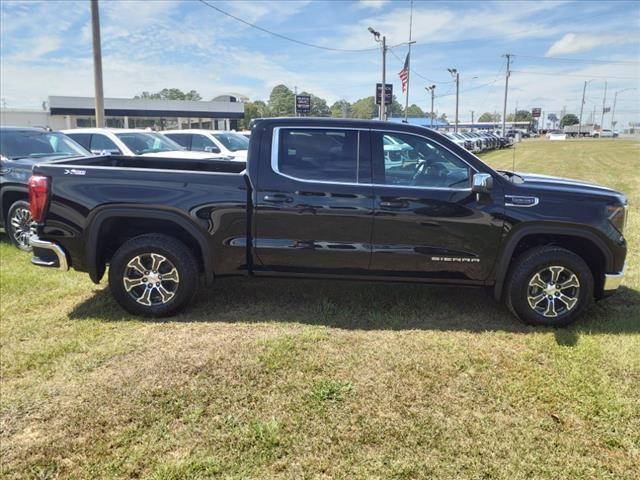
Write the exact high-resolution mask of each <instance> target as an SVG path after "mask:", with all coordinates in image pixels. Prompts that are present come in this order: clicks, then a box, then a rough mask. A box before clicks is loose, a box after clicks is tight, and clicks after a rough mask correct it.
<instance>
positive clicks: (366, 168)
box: [30, 118, 627, 326]
mask: <svg viewBox="0 0 640 480" xmlns="http://www.w3.org/2000/svg"><path fill="white" fill-rule="evenodd" d="M33 174H34V176H33V177H32V178H31V180H30V195H31V209H32V214H33V217H34V219H35V220H36V221H37V222H38V226H37V234H38V238H34V239H32V242H31V243H32V245H33V247H34V248H33V258H32V261H33V263H35V264H37V265H42V266H48V267H58V268H63V269H66V268H68V267H69V266H72V267H73V268H74V269H76V270H79V271H83V272H88V273H89V276H90V277H91V280H93V281H94V282H96V283H97V282H99V281H100V279H101V278H102V276H103V275H104V273H105V271H106V268H107V265H108V266H109V284H110V288H111V291H112V293H113V295H114V297H115V298H116V300H117V301H118V302H119V303H120V305H121V306H122V307H124V308H125V309H126V310H128V311H129V312H132V313H134V314H141V315H151V316H162V315H170V314H173V313H175V312H177V311H179V310H182V309H183V308H185V307H186V306H187V304H188V303H189V302H190V300H191V299H192V298H193V296H194V294H195V292H196V289H197V287H198V285H199V283H200V282H199V277H200V276H202V277H204V280H205V283H206V284H211V283H212V282H213V281H214V279H219V278H221V277H224V276H228V275H254V276H288V277H293V276H298V277H323V278H351V279H365V280H385V281H405V282H406V281H409V282H424V283H432V284H447V285H464V286H477V287H490V288H492V290H493V293H494V295H495V298H496V299H504V300H505V301H506V303H507V305H508V306H509V308H510V309H511V310H512V311H513V313H515V314H516V315H517V316H518V317H519V318H520V319H522V320H523V321H525V322H528V323H532V324H542V325H553V326H560V325H566V324H568V323H570V322H571V321H573V320H575V319H576V317H578V316H579V314H581V313H582V312H583V311H584V310H585V308H586V307H587V306H588V305H589V303H590V302H591V301H592V300H593V299H594V298H596V299H600V298H602V297H604V296H606V295H608V294H610V293H612V292H613V291H615V290H616V289H617V288H618V286H619V285H620V282H621V280H622V275H623V267H624V262H625V256H626V242H625V239H624V236H623V232H624V227H625V222H626V215H627V201H626V199H625V197H624V195H623V194H621V193H619V192H616V191H614V190H611V189H608V188H604V187H600V186H596V185H590V184H586V183H583V182H578V181H572V180H565V179H558V178H553V177H545V176H540V175H528V174H520V173H514V172H501V171H495V170H493V169H492V168H490V167H489V166H487V165H486V164H484V163H483V162H482V161H481V160H479V159H478V158H477V157H476V156H475V155H473V154H472V153H470V152H467V151H466V150H465V149H463V148H461V147H459V146H457V145H456V144H455V143H454V142H452V141H451V140H449V139H448V138H446V137H445V136H443V135H441V134H439V133H437V132H434V131H431V130H428V129H425V128H421V127H415V126H410V125H406V124H391V123H385V122H378V121H357V120H331V119H311V118H305V119H300V118H290V119H265V120H258V121H255V122H254V124H253V127H252V133H251V142H250V147H249V154H248V160H247V163H246V165H244V164H238V163H232V162H220V161H206V160H202V161H191V160H178V159H175V160H174V159H167V158H157V159H149V158H142V159H141V158H132V157H118V156H110V157H95V158H90V159H86V158H84V159H81V160H71V161H60V162H54V163H49V164H43V165H36V166H35V167H34V170H33Z"/></svg>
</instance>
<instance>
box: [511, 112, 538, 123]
mask: <svg viewBox="0 0 640 480" xmlns="http://www.w3.org/2000/svg"><path fill="white" fill-rule="evenodd" d="M532 118H533V117H532V116H531V112H530V111H529V110H518V111H517V112H516V114H515V117H514V115H513V113H510V114H509V115H507V122H530V121H531V120H532Z"/></svg>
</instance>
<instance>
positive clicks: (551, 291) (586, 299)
mask: <svg viewBox="0 0 640 480" xmlns="http://www.w3.org/2000/svg"><path fill="white" fill-rule="evenodd" d="M555 267H562V268H563V270H562V271H560V270H559V268H555ZM556 272H559V273H557V278H556V281H555V283H552V282H553V280H552V277H553V276H554V275H555V274H556ZM538 273H540V276H538V277H536V274H538ZM571 274H573V275H574V276H575V277H576V278H577V283H578V285H575V283H576V280H575V279H574V278H573V277H571ZM541 281H542V283H543V284H545V285H546V287H545V289H542V288H540V287H539V286H538V285H537V284H538V283H540V282H541ZM532 283H535V284H534V285H532ZM557 285H559V286H561V287H562V286H564V285H569V286H568V287H563V288H564V289H562V290H559V289H557V287H556V286H557ZM541 297H542V298H541ZM592 300H593V275H592V273H591V270H590V269H589V266H588V265H587V264H586V263H585V261H584V260H583V259H582V258H581V257H580V256H578V255H576V254H575V253H573V252H571V251H569V250H567V249H565V248H561V247H556V246H547V247H538V248H534V249H531V250H529V251H527V252H525V253H523V254H522V255H521V256H520V257H519V258H518V259H517V260H515V262H514V264H513V265H512V267H511V269H510V272H509V275H508V277H507V288H506V292H505V301H506V304H507V307H509V309H510V310H511V311H512V312H513V313H514V314H515V315H516V316H517V317H518V318H519V319H520V320H522V321H523V322H525V323H528V324H529V325H544V326H550V327H564V326H567V325H569V324H570V323H573V322H574V321H575V320H577V319H578V317H579V316H580V315H581V314H582V313H583V312H584V310H585V309H586V308H587V307H588V306H589V304H590V303H591V301H592ZM536 301H537V302H538V303H536ZM556 302H557V304H556ZM532 304H535V307H534V306H532ZM550 304H551V306H550ZM541 310H544V311H541ZM553 314H555V316H553Z"/></svg>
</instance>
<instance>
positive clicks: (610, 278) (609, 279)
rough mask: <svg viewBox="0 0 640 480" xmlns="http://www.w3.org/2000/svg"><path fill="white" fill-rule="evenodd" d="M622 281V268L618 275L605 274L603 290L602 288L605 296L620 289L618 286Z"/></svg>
mask: <svg viewBox="0 0 640 480" xmlns="http://www.w3.org/2000/svg"><path fill="white" fill-rule="evenodd" d="M623 279H624V267H623V268H622V271H621V272H618V273H605V274H604V288H603V290H604V292H605V294H606V293H613V292H615V291H616V290H617V289H618V287H620V284H621V283H622V280H623Z"/></svg>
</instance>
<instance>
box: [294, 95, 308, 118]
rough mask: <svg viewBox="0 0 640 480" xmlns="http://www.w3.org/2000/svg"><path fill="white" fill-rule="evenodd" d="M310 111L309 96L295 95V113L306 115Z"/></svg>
mask: <svg viewBox="0 0 640 480" xmlns="http://www.w3.org/2000/svg"><path fill="white" fill-rule="evenodd" d="M309 113H311V96H310V95H296V115H299V114H302V115H308V114H309Z"/></svg>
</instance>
